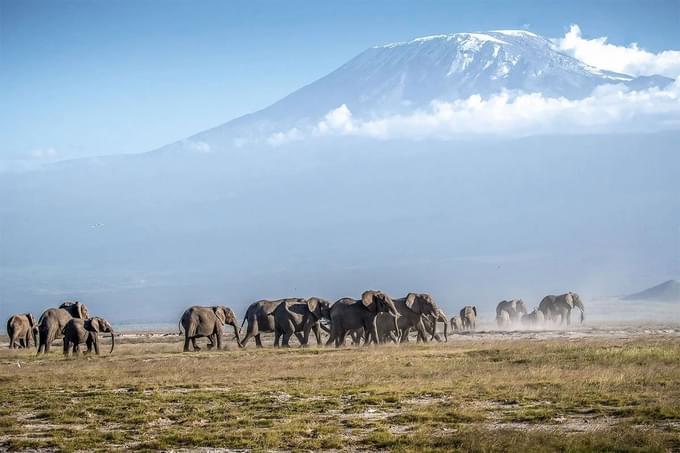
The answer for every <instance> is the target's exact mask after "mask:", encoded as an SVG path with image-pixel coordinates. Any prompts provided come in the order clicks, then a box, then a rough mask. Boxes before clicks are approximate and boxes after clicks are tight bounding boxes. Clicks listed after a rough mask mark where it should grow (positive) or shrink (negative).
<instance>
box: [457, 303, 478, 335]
mask: <svg viewBox="0 0 680 453" xmlns="http://www.w3.org/2000/svg"><path fill="white" fill-rule="evenodd" d="M460 321H461V324H462V325H463V330H470V331H474V330H475V328H476V327H477V307H475V306H471V305H466V306H465V307H463V308H462V309H461V310H460Z"/></svg>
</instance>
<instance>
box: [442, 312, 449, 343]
mask: <svg viewBox="0 0 680 453" xmlns="http://www.w3.org/2000/svg"><path fill="white" fill-rule="evenodd" d="M442 322H443V323H444V342H446V343H448V342H449V333H448V328H449V323H448V322H446V318H444V320H443V321H442Z"/></svg>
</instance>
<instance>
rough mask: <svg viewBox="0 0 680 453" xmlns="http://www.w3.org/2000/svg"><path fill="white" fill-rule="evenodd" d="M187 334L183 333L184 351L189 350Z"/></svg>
mask: <svg viewBox="0 0 680 453" xmlns="http://www.w3.org/2000/svg"><path fill="white" fill-rule="evenodd" d="M189 341H190V339H189V334H187V333H186V332H185V333H184V352H189Z"/></svg>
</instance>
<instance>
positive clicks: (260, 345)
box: [255, 333, 262, 348]
mask: <svg viewBox="0 0 680 453" xmlns="http://www.w3.org/2000/svg"><path fill="white" fill-rule="evenodd" d="M255 346H257V347H258V348H261V347H262V339H261V338H260V334H259V333H258V334H257V335H255Z"/></svg>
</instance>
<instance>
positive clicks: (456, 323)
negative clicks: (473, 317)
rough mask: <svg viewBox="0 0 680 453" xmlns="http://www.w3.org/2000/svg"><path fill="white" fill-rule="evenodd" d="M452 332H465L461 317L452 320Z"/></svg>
mask: <svg viewBox="0 0 680 453" xmlns="http://www.w3.org/2000/svg"><path fill="white" fill-rule="evenodd" d="M451 331H453V332H462V331H463V322H462V321H461V320H460V317H459V316H454V317H452V318H451Z"/></svg>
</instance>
